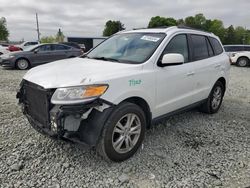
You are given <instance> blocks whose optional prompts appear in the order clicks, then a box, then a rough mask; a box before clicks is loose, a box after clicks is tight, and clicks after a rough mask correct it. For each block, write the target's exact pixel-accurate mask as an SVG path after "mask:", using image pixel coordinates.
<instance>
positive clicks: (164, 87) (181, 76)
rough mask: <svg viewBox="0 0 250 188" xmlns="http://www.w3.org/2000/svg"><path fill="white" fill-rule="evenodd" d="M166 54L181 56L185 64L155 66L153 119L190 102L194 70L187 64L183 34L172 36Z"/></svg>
mask: <svg viewBox="0 0 250 188" xmlns="http://www.w3.org/2000/svg"><path fill="white" fill-rule="evenodd" d="M167 53H179V54H182V55H183V56H184V61H185V63H184V64H181V65H173V66H165V67H158V66H157V68H156V69H157V70H156V79H157V83H156V84H157V87H156V88H157V89H156V106H155V111H156V113H155V114H154V116H155V117H157V116H161V115H163V114H166V113H169V112H172V111H175V110H178V109H180V108H182V107H185V106H188V105H190V104H191V102H192V95H193V89H194V78H193V75H194V68H193V66H192V63H190V62H189V59H190V58H189V50H188V42H187V36H186V35H185V34H179V35H176V36H174V37H173V38H172V40H171V41H170V42H169V43H168V45H167V46H166V48H165V50H164V52H163V55H164V54H167Z"/></svg>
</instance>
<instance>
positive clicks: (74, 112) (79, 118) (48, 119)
mask: <svg viewBox="0 0 250 188" xmlns="http://www.w3.org/2000/svg"><path fill="white" fill-rule="evenodd" d="M53 92H54V90H45V89H44V88H42V87H40V86H38V85H35V84H33V83H31V82H27V81H24V82H23V83H22V84H21V88H20V90H19V91H18V93H17V98H18V100H19V104H20V105H21V107H22V111H23V114H24V115H25V116H26V117H27V119H28V120H29V122H30V124H31V125H32V126H33V127H34V128H35V129H36V130H37V131H38V132H40V133H43V134H46V135H49V136H52V137H58V138H62V137H64V138H67V139H70V140H73V141H76V142H83V143H85V144H88V145H90V146H95V145H96V143H97V141H98V138H99V136H100V134H101V131H102V128H103V126H104V123H105V121H106V119H107V117H108V116H109V113H110V112H111V109H112V106H113V104H112V103H110V102H107V101H105V100H102V99H100V98H98V99H96V100H94V101H92V102H88V103H84V104H75V105H53V104H51V102H50V99H51V96H52V95H53Z"/></svg>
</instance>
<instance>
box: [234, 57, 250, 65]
mask: <svg viewBox="0 0 250 188" xmlns="http://www.w3.org/2000/svg"><path fill="white" fill-rule="evenodd" d="M248 64H249V59H248V58H246V57H240V58H239V59H238V60H237V62H236V65H237V66H239V67H246V66H247V65H248Z"/></svg>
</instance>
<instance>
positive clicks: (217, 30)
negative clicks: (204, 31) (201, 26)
mask: <svg viewBox="0 0 250 188" xmlns="http://www.w3.org/2000/svg"><path fill="white" fill-rule="evenodd" d="M208 31H209V32H212V33H214V34H215V35H217V36H218V37H220V39H221V41H222V43H224V42H225V36H226V29H225V28H224V25H223V22H222V21H221V20H217V19H215V20H212V21H211V25H210V27H209V29H208Z"/></svg>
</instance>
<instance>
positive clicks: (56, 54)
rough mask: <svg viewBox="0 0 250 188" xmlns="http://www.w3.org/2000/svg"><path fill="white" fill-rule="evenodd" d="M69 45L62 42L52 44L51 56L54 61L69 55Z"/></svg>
mask: <svg viewBox="0 0 250 188" xmlns="http://www.w3.org/2000/svg"><path fill="white" fill-rule="evenodd" d="M70 49H71V47H70V46H66V45H62V44H53V58H54V61H56V60H60V59H66V58H68V57H70V55H71V54H70Z"/></svg>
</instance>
